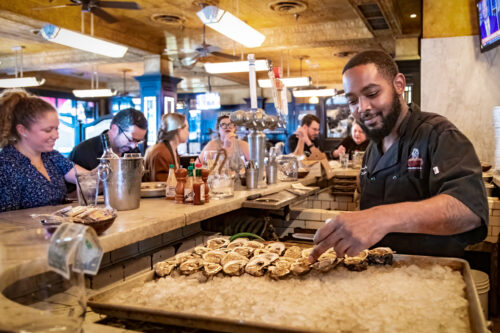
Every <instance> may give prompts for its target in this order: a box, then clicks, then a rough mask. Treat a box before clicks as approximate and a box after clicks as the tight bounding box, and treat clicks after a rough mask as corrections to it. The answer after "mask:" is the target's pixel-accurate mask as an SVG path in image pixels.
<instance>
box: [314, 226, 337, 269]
mask: <svg viewBox="0 0 500 333" xmlns="http://www.w3.org/2000/svg"><path fill="white" fill-rule="evenodd" d="M336 230H337V229H336ZM341 239H342V233H340V232H337V231H335V232H332V233H330V234H329V235H328V237H326V238H325V239H323V240H322V241H321V242H319V243H317V245H316V246H315V247H314V249H313V250H312V252H311V255H310V256H309V258H308V259H309V262H311V263H313V262H315V261H316V260H317V259H318V257H319V256H320V255H321V254H322V253H323V252H325V251H326V250H328V249H330V248H332V247H333V248H335V246H336V244H338V243H339V242H340V241H341Z"/></svg>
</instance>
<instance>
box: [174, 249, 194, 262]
mask: <svg viewBox="0 0 500 333" xmlns="http://www.w3.org/2000/svg"><path fill="white" fill-rule="evenodd" d="M193 258H194V257H193V256H192V255H191V253H190V252H182V253H179V254H177V255H176V256H175V257H174V260H175V263H176V264H177V265H180V264H182V263H183V262H184V261H186V260H189V259H193Z"/></svg>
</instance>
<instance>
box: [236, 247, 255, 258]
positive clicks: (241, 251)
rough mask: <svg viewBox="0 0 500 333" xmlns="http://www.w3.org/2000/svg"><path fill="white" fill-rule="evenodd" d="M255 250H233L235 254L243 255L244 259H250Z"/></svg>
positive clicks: (240, 248) (251, 248) (244, 248)
mask: <svg viewBox="0 0 500 333" xmlns="http://www.w3.org/2000/svg"><path fill="white" fill-rule="evenodd" d="M254 250H255V249H254V248H253V247H246V246H239V247H235V248H234V249H233V252H236V253H238V254H241V255H242V256H244V257H247V258H250V257H251V256H252V254H253V251H254Z"/></svg>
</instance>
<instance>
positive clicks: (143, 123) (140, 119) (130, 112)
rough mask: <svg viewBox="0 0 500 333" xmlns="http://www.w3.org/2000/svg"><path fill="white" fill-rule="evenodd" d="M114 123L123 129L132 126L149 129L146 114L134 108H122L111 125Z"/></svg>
mask: <svg viewBox="0 0 500 333" xmlns="http://www.w3.org/2000/svg"><path fill="white" fill-rule="evenodd" d="M113 124H115V125H117V126H118V127H119V128H122V129H123V130H127V129H128V128H129V127H130V126H137V127H139V128H140V129H143V130H145V129H148V122H147V120H146V117H144V114H143V113H142V112H141V111H138V110H136V109H132V108H129V109H125V110H121V111H120V112H118V113H117V114H115V115H114V117H113V120H111V125H113Z"/></svg>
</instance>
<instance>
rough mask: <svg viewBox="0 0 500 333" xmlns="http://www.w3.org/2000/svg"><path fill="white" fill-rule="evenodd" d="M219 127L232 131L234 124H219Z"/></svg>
mask: <svg viewBox="0 0 500 333" xmlns="http://www.w3.org/2000/svg"><path fill="white" fill-rule="evenodd" d="M219 127H220V128H222V129H227V128H229V129H232V128H234V124H233V123H221V124H219Z"/></svg>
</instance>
